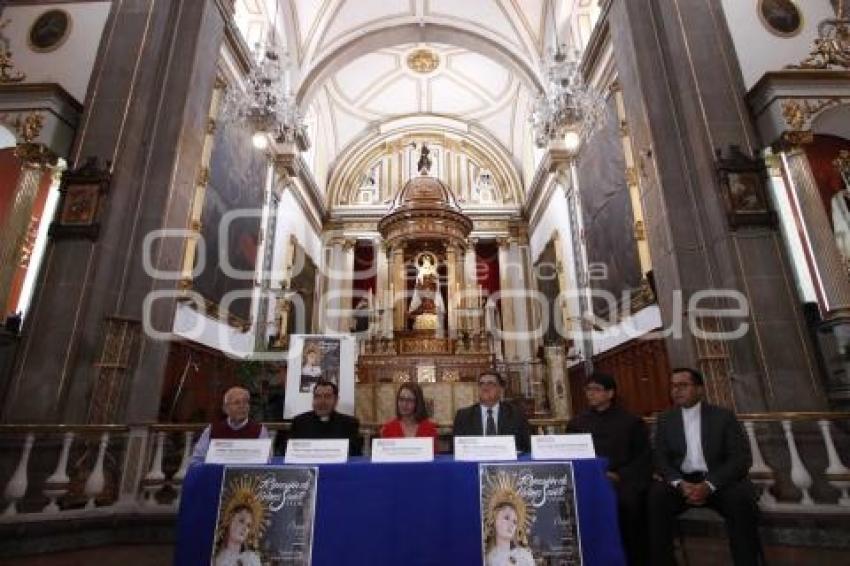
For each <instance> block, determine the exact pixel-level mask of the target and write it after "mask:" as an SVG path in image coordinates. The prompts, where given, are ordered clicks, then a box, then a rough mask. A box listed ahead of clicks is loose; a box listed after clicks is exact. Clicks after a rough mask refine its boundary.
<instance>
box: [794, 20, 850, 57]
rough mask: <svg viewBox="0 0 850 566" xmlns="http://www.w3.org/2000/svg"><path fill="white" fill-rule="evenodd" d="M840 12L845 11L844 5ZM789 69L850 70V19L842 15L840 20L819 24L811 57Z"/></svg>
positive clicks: (825, 21)
mask: <svg viewBox="0 0 850 566" xmlns="http://www.w3.org/2000/svg"><path fill="white" fill-rule="evenodd" d="M839 9H840V10H843V9H844V6H843V5H842V6H841V8H839ZM786 68H788V69H833V68H839V69H850V18H848V17H847V16H845V15H844V14H842V13H839V14H838V18H832V19H827V20H824V21H822V22H821V23H820V24H818V37H817V38H815V40H814V42H813V43H812V50H811V52H810V53H809V56H808V57H806V58H805V59H803V60H802V61H801V62H800V63H799V64H798V65H789V66H788V67H786Z"/></svg>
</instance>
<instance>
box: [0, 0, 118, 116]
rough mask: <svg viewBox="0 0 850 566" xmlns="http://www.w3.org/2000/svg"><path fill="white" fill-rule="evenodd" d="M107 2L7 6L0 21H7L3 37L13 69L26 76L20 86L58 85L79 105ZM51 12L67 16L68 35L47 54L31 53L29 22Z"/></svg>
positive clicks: (82, 99)
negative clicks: (10, 56)
mask: <svg viewBox="0 0 850 566" xmlns="http://www.w3.org/2000/svg"><path fill="white" fill-rule="evenodd" d="M110 5H111V2H81V3H75V4H43V5H39V6H7V7H6V8H5V9H4V10H3V20H11V22H12V23H11V24H9V25H8V26H7V27H6V28H5V30H4V33H5V35H6V37H7V38H8V39H9V46H10V49H11V51H12V60H13V61H14V63H15V68H17V69H18V70H19V71H21V72H23V73H25V74H26V79H25V80H24V83H59V84H60V85H61V86H62V88H64V89H65V90H67V91H68V92H69V93H70V94H71V96H73V97H74V98H76V99H77V100H78V101H79V102H81V103H82V102H83V101H84V100H85V97H86V90H87V89H88V84H89V78H90V77H91V72H92V68H93V67H94V60H95V56H96V55H97V49H98V46H99V45H100V37H101V35H102V34H103V28H104V24H105V23H106V18H107V16H108V15H109V7H110ZM51 9H61V10H64V11H66V12H68V14H69V15H70V16H71V21H72V24H71V34H70V35H69V36H68V39H67V40H65V43H63V44H62V45H61V46H60V47H59V48H58V49H56V50H55V51H50V52H49V53H37V52H35V51H33V50H32V49H31V48H30V46H29V44H28V42H27V36H28V35H29V30H30V27H31V26H32V24H33V22H34V21H35V20H36V19H37V18H38V16H40V15H41V14H43V13H44V12H46V11H47V10H51Z"/></svg>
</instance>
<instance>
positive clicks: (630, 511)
mask: <svg viewBox="0 0 850 566" xmlns="http://www.w3.org/2000/svg"><path fill="white" fill-rule="evenodd" d="M584 394H585V397H586V399H587V405H588V407H589V408H588V410H587V411H585V412H583V413H581V414H580V415H577V416H576V417H575V418H573V419H572V420H570V422H569V424H568V425H567V432H573V433H576V432H577V433H586V434H590V435H591V436H592V437H593V445H594V448H595V449H596V455H597V456H600V457H603V458H606V459H607V460H608V471H607V475H608V479H610V480H611V484H612V486H613V487H614V491H615V492H616V494H617V511H618V515H619V519H620V534H621V536H622V537H623V547H624V549H625V551H626V556H627V558H628V563H629V565H630V566H642V565H646V564H649V556H648V554H649V545H647V544H646V521H645V519H644V518H645V516H646V511H645V509H646V506H645V505H644V503H645V501H646V491H647V490H648V489H649V484H650V480H651V477H652V451H651V450H650V447H649V434H648V433H647V431H646V425H645V424H644V422H643V420H642V419H641V418H639V417H637V416H635V415H633V414H631V413H629V412H628V411H626V410H625V409H623V408H622V407H620V405H619V403H617V397H616V394H617V382H616V381H615V380H614V377H613V376H611V375H608V374H607V373H601V372H594V373H593V374H591V376H590V377H589V378H587V381H586V382H585V385H584Z"/></svg>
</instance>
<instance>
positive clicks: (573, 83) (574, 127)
mask: <svg viewBox="0 0 850 566" xmlns="http://www.w3.org/2000/svg"><path fill="white" fill-rule="evenodd" d="M553 4H554V3H552V2H550V3H549V6H550V9H551V14H550V15H551V20H552V32H553V38H554V42H553V45H554V46H555V47H554V48H550V49H549V50H548V53H547V57H546V59H545V60H544V61H543V65H542V73H541V74H542V76H543V79H544V85H543V87H544V91H543V92H542V93H541V94H540V95H539V96H538V97H537V100H536V101H535V102H534V106H533V107H532V109H531V114H530V116H529V121H530V122H531V127H532V130H533V133H534V143H535V144H536V145H537V147H546V146H548V145H549V143H550V142H552V141H564V142H565V144H566V145H567V149H569V150H570V151H577V150H578V148H579V146H580V144H581V143H582V142H583V141H585V140H587V139H588V138H589V137H590V136H591V135H592V134H593V133H594V132H595V131H596V130H597V129H598V128H599V127H600V126H602V125H603V124H604V123H605V121H606V119H607V115H608V114H607V108H606V105H605V99H604V98H603V97H602V96H601V95H600V94H599V93H597V92H596V91H595V90H594V89H592V88H590V87H589V86H588V85H586V84H585V82H584V78H583V77H582V74H581V69H580V59H581V58H580V52H579V51H577V50H575V49H569V48H568V47H567V46H566V45H565V44H563V43H560V40H559V38H558V32H557V28H556V24H555V9H554V6H553Z"/></svg>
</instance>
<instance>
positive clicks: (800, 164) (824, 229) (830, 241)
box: [780, 146, 850, 322]
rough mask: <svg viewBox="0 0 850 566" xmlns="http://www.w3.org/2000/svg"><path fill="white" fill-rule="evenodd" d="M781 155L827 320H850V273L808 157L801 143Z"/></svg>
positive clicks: (784, 173)
mask: <svg viewBox="0 0 850 566" xmlns="http://www.w3.org/2000/svg"><path fill="white" fill-rule="evenodd" d="M780 158H781V161H782V174H783V176H784V177H785V179H786V181H787V183H788V186H789V187H790V188H791V190H792V191H793V192H794V194H795V195H796V197H797V202H798V203H799V205H800V210H799V212H800V219H801V220H802V221H803V224H804V225H805V226H806V233H807V234H808V236H809V242H810V245H811V247H812V249H811V252H812V253H811V261H812V262H813V264H814V265H813V267H814V269H815V271H816V272H817V273H818V275H819V278H818V279H817V280H816V281H815V290H816V292H817V294H818V296H819V299H820V300H821V302H822V304H823V306H824V307H825V312H824V319H825V320H827V321H839V320H840V321H842V322H850V278H848V276H850V273H848V270H847V269H846V268H845V266H844V262H843V261H842V259H841V254H840V253H839V252H838V248H837V247H836V245H835V235H834V234H833V232H832V230H831V228H830V226H831V225H832V223H831V222H830V219H829V217H828V216H827V214H826V210H825V209H824V206H823V201H822V200H821V197H820V193H819V191H818V185H817V182H816V181H815V177H814V174H813V173H812V169H811V167H810V165H809V159H808V157H807V156H806V152H805V151H804V150H803V149H802V148H801V147H799V146H793V147H791V148H789V149H787V150H785V151H783V152H782V153H780ZM818 283H819V284H818Z"/></svg>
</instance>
